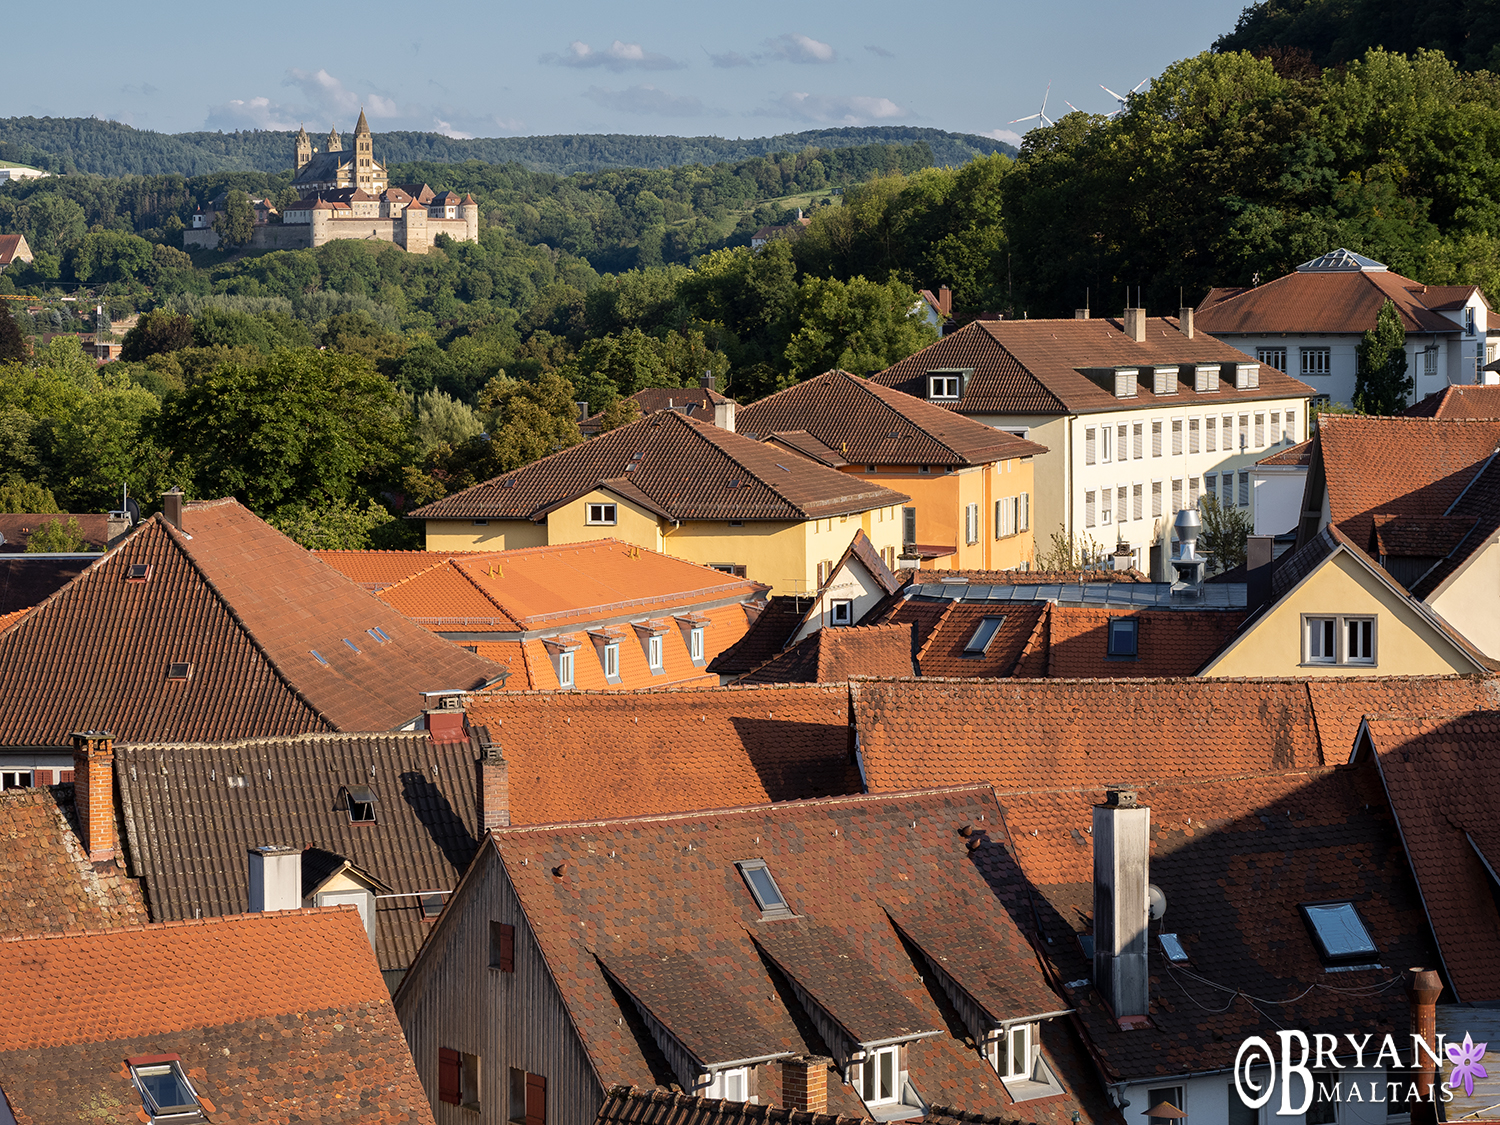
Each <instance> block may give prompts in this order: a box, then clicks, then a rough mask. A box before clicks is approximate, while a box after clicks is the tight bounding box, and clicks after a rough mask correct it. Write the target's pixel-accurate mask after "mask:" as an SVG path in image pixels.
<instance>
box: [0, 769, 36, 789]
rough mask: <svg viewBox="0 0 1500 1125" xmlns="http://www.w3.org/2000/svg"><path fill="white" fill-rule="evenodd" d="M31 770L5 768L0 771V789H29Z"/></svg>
mask: <svg viewBox="0 0 1500 1125" xmlns="http://www.w3.org/2000/svg"><path fill="white" fill-rule="evenodd" d="M31 784H32V771H31V770H5V771H4V772H3V773H0V789H30V788H31Z"/></svg>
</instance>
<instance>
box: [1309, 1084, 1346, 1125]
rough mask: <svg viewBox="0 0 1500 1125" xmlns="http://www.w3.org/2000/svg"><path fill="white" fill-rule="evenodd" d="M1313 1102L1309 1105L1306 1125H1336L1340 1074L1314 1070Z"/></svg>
mask: <svg viewBox="0 0 1500 1125" xmlns="http://www.w3.org/2000/svg"><path fill="white" fill-rule="evenodd" d="M1312 1088H1313V1091H1312V1094H1313V1099H1312V1104H1311V1105H1310V1106H1308V1107H1307V1117H1306V1125H1335V1122H1337V1121H1338V1119H1339V1101H1338V1098H1339V1076H1338V1075H1337V1074H1335V1073H1329V1072H1328V1071H1313V1076H1312Z"/></svg>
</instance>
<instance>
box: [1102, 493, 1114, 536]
mask: <svg viewBox="0 0 1500 1125" xmlns="http://www.w3.org/2000/svg"><path fill="white" fill-rule="evenodd" d="M1114 492H1115V490H1114V489H1113V488H1110V487H1109V486H1108V485H1106V486H1105V487H1103V488H1101V489H1100V490H1099V526H1100V527H1108V526H1109V525H1110V524H1111V523H1113V522H1114V508H1115V505H1114Z"/></svg>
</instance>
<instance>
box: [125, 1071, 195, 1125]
mask: <svg viewBox="0 0 1500 1125" xmlns="http://www.w3.org/2000/svg"><path fill="white" fill-rule="evenodd" d="M125 1062H126V1065H128V1066H129V1067H130V1077H131V1078H132V1079H133V1080H134V1081H135V1085H136V1089H138V1090H139V1091H140V1092H141V1101H142V1102H144V1103H145V1107H146V1112H147V1113H148V1114H150V1116H151V1118H152V1119H153V1120H156V1119H160V1118H163V1117H174V1118H177V1119H178V1120H186V1121H198V1120H202V1117H201V1114H202V1112H203V1104H202V1103H201V1102H200V1101H199V1100H198V1093H197V1091H196V1090H194V1089H193V1084H192V1083H191V1082H189V1081H188V1077H187V1075H186V1074H185V1073H183V1069H182V1060H181V1059H180V1058H178V1056H176V1055H145V1056H142V1057H140V1058H134V1059H126V1060H125ZM189 1115H191V1116H189Z"/></svg>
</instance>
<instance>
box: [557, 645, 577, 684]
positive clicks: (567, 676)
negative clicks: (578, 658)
mask: <svg viewBox="0 0 1500 1125" xmlns="http://www.w3.org/2000/svg"><path fill="white" fill-rule="evenodd" d="M573 684H574V676H573V653H571V652H559V653H558V654H557V686H558V687H565V688H570V687H572V686H573Z"/></svg>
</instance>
